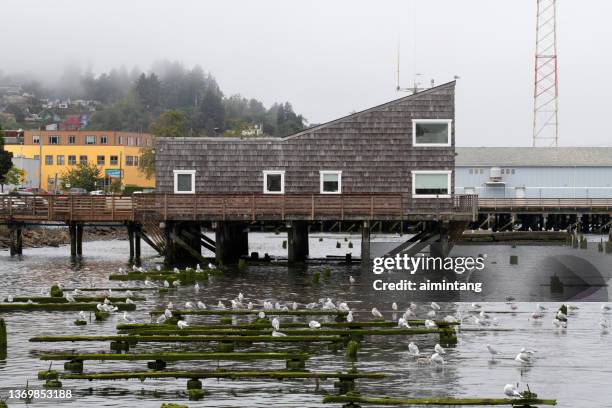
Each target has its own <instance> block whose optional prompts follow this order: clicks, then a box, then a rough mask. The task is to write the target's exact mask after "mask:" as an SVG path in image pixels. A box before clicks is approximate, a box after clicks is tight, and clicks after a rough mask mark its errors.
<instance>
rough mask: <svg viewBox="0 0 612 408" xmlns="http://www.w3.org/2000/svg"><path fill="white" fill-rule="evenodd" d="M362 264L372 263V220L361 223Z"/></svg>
mask: <svg viewBox="0 0 612 408" xmlns="http://www.w3.org/2000/svg"><path fill="white" fill-rule="evenodd" d="M361 264H362V265H365V264H368V265H369V264H370V221H364V222H363V223H362V224H361Z"/></svg>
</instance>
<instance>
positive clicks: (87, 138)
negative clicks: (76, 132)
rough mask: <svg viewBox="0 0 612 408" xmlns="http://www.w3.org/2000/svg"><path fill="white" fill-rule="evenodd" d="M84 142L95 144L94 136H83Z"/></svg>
mask: <svg viewBox="0 0 612 408" xmlns="http://www.w3.org/2000/svg"><path fill="white" fill-rule="evenodd" d="M85 144H88V145H92V144H96V137H95V136H85Z"/></svg>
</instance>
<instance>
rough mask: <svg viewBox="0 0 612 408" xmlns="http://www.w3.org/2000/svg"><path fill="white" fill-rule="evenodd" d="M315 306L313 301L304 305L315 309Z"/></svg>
mask: <svg viewBox="0 0 612 408" xmlns="http://www.w3.org/2000/svg"><path fill="white" fill-rule="evenodd" d="M316 307H317V304H316V303H314V302H311V303H308V304H307V305H306V309H316Z"/></svg>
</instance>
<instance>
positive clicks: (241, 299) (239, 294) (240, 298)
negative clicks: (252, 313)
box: [238, 292, 244, 302]
mask: <svg viewBox="0 0 612 408" xmlns="http://www.w3.org/2000/svg"><path fill="white" fill-rule="evenodd" d="M238 300H239V301H241V302H242V301H243V300H244V295H243V294H242V292H238Z"/></svg>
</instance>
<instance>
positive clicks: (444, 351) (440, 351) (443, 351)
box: [434, 344, 446, 354]
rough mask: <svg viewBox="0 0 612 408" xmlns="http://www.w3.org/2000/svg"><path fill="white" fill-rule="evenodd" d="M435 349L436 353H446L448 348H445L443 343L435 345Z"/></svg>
mask: <svg viewBox="0 0 612 408" xmlns="http://www.w3.org/2000/svg"><path fill="white" fill-rule="evenodd" d="M434 350H435V351H436V353H438V354H446V350H444V347H442V346H441V345H439V344H436V345H435V346H434Z"/></svg>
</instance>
